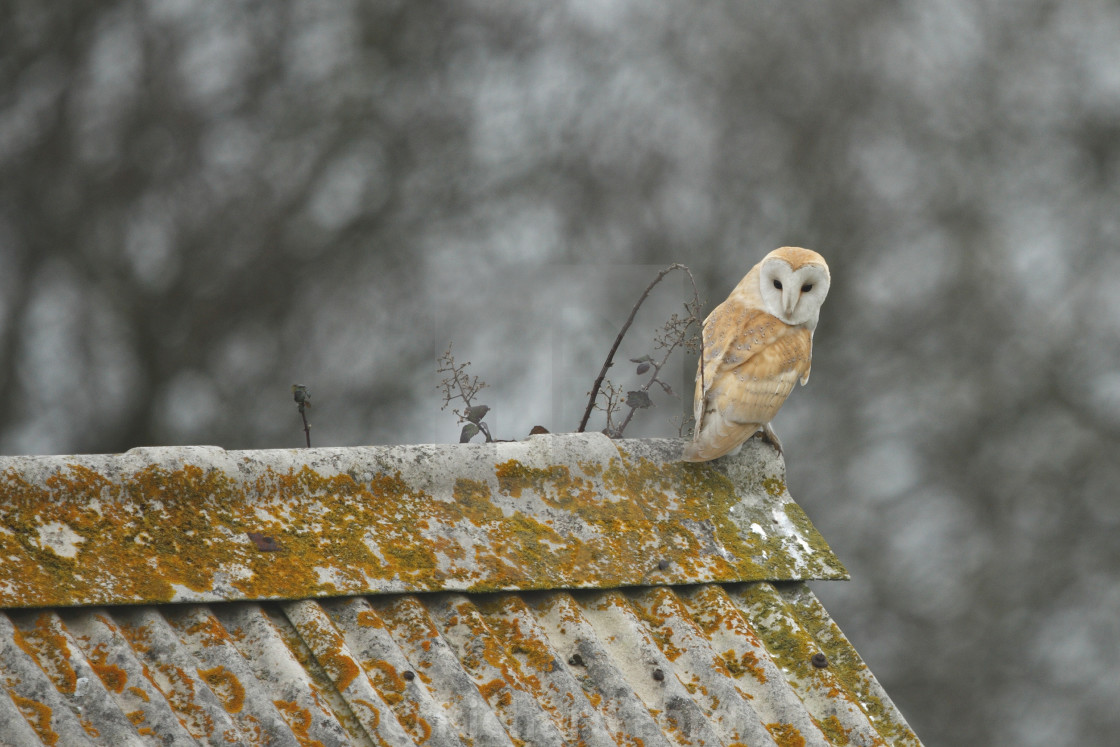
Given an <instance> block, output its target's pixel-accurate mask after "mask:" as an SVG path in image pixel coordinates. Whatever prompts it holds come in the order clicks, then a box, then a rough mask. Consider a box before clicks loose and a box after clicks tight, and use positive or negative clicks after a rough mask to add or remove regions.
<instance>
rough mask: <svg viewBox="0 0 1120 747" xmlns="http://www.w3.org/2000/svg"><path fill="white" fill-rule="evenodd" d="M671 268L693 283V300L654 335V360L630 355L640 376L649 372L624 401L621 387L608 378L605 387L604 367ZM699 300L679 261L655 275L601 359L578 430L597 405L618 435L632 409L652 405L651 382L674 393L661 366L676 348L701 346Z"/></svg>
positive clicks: (692, 349)
mask: <svg viewBox="0 0 1120 747" xmlns="http://www.w3.org/2000/svg"><path fill="white" fill-rule="evenodd" d="M673 270H681V271H682V272H684V273H686V274H687V275H688V279H689V280H690V281H691V282H692V300H691V301H689V302H686V303H685V304H684V310H685V316H683V317H682V316H679V315H678V314H673V315H672V317H670V319H669V321H668V322H666V323H665V325H664V326H663V327H662V328H661V330H660V331H659V332H658V334H657V335H656V336H655V337H654V349H655V350H660V351H664V353H663V354H662V355H660V356H659V357H658V358H657V359H655V358H653V357H652V356H650V355H643V356H641V357H640V358H631V359H630V361H631V362H632V363H637V364H638V367H637V369H636V372H637V374H638V375H639V376H642V375H645V374H646V373H649V374H650V375H649V378H648V379H647V380H646V381H645V383H644V384H642V386H641V387H639V388H638V389H634V390H630V391H627V392H626V398H625V400H623V399H622V398H621V397H620V396H619V395H620V392H621V390H620V389H619V388H617V387H615V386H614V384H612V383H611V382H610V381H607V382H606V384H605V386H604V379H606V375H607V369H608V368H610V367H611V366H613V365H614V355H615V353H616V352H618V348H619V346H620V345H621V344H622V338H623V337H625V336H626V332H627V331H628V330H629V329H630V325H631V324H633V323H634V317H635V316H637V314H638V309H639V308H640V307H641V305H642V303H643V302H644V301H645V300H646V297H647V296H649V294H650V291H652V290H653V288H654V286H656V285H657V284H658V283H660V282H661V280H662V278H664V277H665V276H666V275H668V274H669V273H670V272H672V271H673ZM701 309H702V306H701V303H700V292H699V291H698V290H697V289H696V279H695V278H694V277H693V276H692V271H691V270H689V269H688V267H686V266H685V265H682V264H672V265H669V266H668V267H666V268H665V269H664V270H662V271H661V272H659V273H658V274H657V277H656V278H654V279H653V281H652V282H651V283H650V284H649V285H648V286H646V289H645V291H643V292H642V295H641V296H640V297H639V298H638V301H637V303H635V304H634V308H632V309H631V310H630V316H629V317H628V318H627V319H626V323H625V324H623V325H622V329H621V330H619V332H618V336H617V337H615V340H614V344H613V345H612V346H611V349H610V352H608V353H607V359H606V360H605V361H604V362H603V367H602V368H601V369H600V370H599V376H598V378H596V379H595V383H594V384H593V385H592V386H591V391H590V392H588V400H587V408H586V409H585V410H584V412H583V419H582V420H580V423H579V428H578V432H580V433H582V432H583V431H584V430H585V429H586V428H587V421H588V419H589V418H590V417H591V411H592V410H594V409H596V408H597V407H599V408H600V409H604V410H605V411H606V414H607V427H606V430H605V433H606V434H607V435H609V436H610V437H611V438H619V437H621V436H622V432H623V431H624V430H626V426H628V425H629V424H630V420H631V419H632V418H633V417H634V412H635V411H637V410H644V409H645V408H647V407H652V406H653V400H651V399H650V396H649V390H650V389H651V388H652V387H653V385H654V384H657V385H658V386H659V387H661V390H662V391H663V392H665V393H666V394H668V395H669V396H674V397H675V396H676V394H675V393H674V392H673V389H672V387H670V386H669V385H668V384H667V383H666V382H664V381H662V380H661V379H660V378H659V374H660V373H661V369H662V368H664V366H665V363H666V362H667V361H668V360H669V356H670V355H672V353H673V351H674V350H676V349H677V348H678V347H681V346H684V347H685V348H686V349H687V350H688V351H690V352H695V351H697V350H699V349H700V342H701V337H700V334H699V333H697V332H693V331H692V328H693V325H695V326H696V328H697V329H700V327H701V316H700V314H701ZM700 381H701V386H703V381H704V361H703V359H702V358H701V360H700ZM600 391H602V392H605V394H606V397H607V403H606V406H605V407H604V406H601V405H598V404H597V402H596V400H597V399H598V397H599V393H600ZM623 403H625V404H626V405H627V406H628V407H629V408H630V411H629V412H627V414H626V417H625V418H624V419H623V420H622V422H621V423H620V424H619V425H618V426H617V427H615V425H614V418H615V414H616V411H617V409H618V408H620V407H621V406H622V404H623Z"/></svg>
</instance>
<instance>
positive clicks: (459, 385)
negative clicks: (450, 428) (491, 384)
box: [436, 343, 494, 444]
mask: <svg viewBox="0 0 1120 747" xmlns="http://www.w3.org/2000/svg"><path fill="white" fill-rule="evenodd" d="M438 361H439V368H437V369H436V373H441V374H448V375H447V376H445V377H444V378H443V380H442V381H441V382H440V383H439V388H440V389H441V390H443V406H442V407H440V408H439V409H440V410H441V411H442V410H446V409H447V406H448V405H450V404H451V403H452V402H453V401H455V400H457V399H458V400H462V401H463V405H464V407H463V409H462V410H459V409H455V408H452V410H451V412H453V413H455V416H456V417H458V418H459V422H460V423H463V424H464V425H463V429H462V430H461V431H460V432H459V443H461V444H465V443H467V442H468V441H470V440H471V439H472V438H474V437H475V436H477V435H478V434H479V433H481V434H482V435H484V436H486V440H487V442H491V441H493V440H494V439H493V438H492V437H491V436H490V428H489V426H488V425H487V424H486V423H484V422H483V420H482V419H483V418H484V417H486V413H488V412H490V407H489V405H476V404H473V400H474V398H475V397H476V396H478V393H479V392H480V391H482V390H483V389H485V388H486V386H487V384H486V382H485V381H483V380H482V379H480V378H478V377H477V376H471V375H470V374H468V373H467V367H468V366H469V365H471V362H470V361H467V362H466V363H456V362H455V356H454V354H452V352H451V343H447V350H445V351H443V355H441V356H440V357H439V359H438Z"/></svg>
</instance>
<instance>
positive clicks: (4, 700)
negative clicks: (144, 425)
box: [0, 582, 918, 746]
mask: <svg viewBox="0 0 1120 747" xmlns="http://www.w3.org/2000/svg"><path fill="white" fill-rule="evenodd" d="M0 647H3V649H2V651H0V678H2V680H3V683H2V684H3V687H2V688H0V734H2V735H4V736H3V737H2V739H0V741H3V742H4V743H6V744H19V745H30V744H40V743H42V744H60V745H83V744H109V745H126V744H194V743H196V742H204V743H212V744H214V743H216V744H276V745H285V744H290V745H313V744H321V745H345V744H359V745H365V744H375V745H380V744H390V745H411V744H414V743H420V744H431V745H459V744H476V745H500V744H501V745H510V744H513V745H517V744H528V745H558V746H559V745H576V744H587V745H638V744H644V745H672V744H689V745H732V744H747V745H766V744H780V745H794V744H805V745H828V744H834V745H846V744H850V745H887V744H891V745H893V744H915V745H916V744H918V741H917V739H916V738H915V737H914V735H913V734H912V733H911V732H910V730H909V729H908V728H907V726H906V723H905V721H903V720H902V718H901V716H900V715H899V714H898V712H897V710H895V709H894V707H893V705H892V704H891V702H890V700H889V699H888V698H887V696H886V694H885V693H884V692H883V691H882V689H881V688H880V687H879V685H878V683H877V682H876V681H875V680H874V678H873V677H872V676H871V675H870V673H869V672H868V671H867V669H866V667H865V666H864V665H863V663H862V662H861V661H860V660H859V657H858V656H857V655H856V654H855V652H854V651H853V650H852V648H851V646H850V645H849V644H848V643H847V641H846V640H845V639H844V638H843V636H842V635H841V634H840V632H839V630H838V629H837V628H836V626H835V625H834V624H832V622H831V620H830V619H829V618H828V615H827V614H826V613H825V612H824V610H823V608H821V606H820V604H819V603H818V602H817V600H816V599H815V598H814V597H813V595H812V594H811V593H810V592H809V591H808V589H807V588H806V587H805V586H804V585H802V584H800V583H796V582H784V583H779V584H770V583H765V582H755V583H749V584H732V585H726V586H723V585H716V584H701V585H696V586H682V587H677V588H669V587H664V586H657V587H648V588H638V589H630V590H595V591H577V592H567V591H543V592H522V593H513V592H511V593H494V594H459V593H445V594H390V595H384V596H376V597H375V596H367V597H346V598H336V599H329V600H319V601H313V600H302V601H293V602H266V603H256V602H236V603H220V604H210V605H200V604H182V605H159V606H137V607H113V608H91V609H77V610H58V609H51V610H23V611H9V612H7V613H6V614H0ZM817 654H823V655H824V656H825V657H826V659H827V665H826V666H821V667H818V666H816V665H815V664H814V656H815V655H817ZM823 663H825V662H823V661H821V660H820V659H818V660H817V664H823ZM4 692H6V693H7V697H4V696H3V693H4Z"/></svg>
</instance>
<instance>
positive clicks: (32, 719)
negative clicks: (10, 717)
mask: <svg viewBox="0 0 1120 747" xmlns="http://www.w3.org/2000/svg"><path fill="white" fill-rule="evenodd" d="M12 701H13V702H14V703H15V704H16V708H19V710H20V712H21V713H22V714H23V717H24V718H25V719H27V723H29V724H30V725H31V728H32V729H34V730H35V733H36V734H38V735H39V739H41V740H42V741H43V744H50V745H53V744H58V738H59V737H58V734H57V733H56V732H55V731H54V730H53V729H52V728H51V714H52V711H51V709H50V707H49V706H47V705H44V704H43V703H40V702H39V701H37V700H32V699H30V698H25V697H23V696H21V695H17V694H16V693H12Z"/></svg>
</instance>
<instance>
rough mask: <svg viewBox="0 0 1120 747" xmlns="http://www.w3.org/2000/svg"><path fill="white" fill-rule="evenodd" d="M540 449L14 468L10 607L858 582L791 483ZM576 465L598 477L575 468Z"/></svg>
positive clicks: (3, 497)
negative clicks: (792, 493) (850, 578)
mask: <svg viewBox="0 0 1120 747" xmlns="http://www.w3.org/2000/svg"><path fill="white" fill-rule="evenodd" d="M534 438H535V439H545V440H540V441H535V442H533V443H510V444H497V445H486V446H480V445H474V444H465V445H453V446H439V447H434V446H414V447H405V446H401V447H368V448H364V449H333V450H332V449H322V450H319V449H308V450H302V451H298V452H296V451H292V452H288V451H283V452H281V451H275V452H224V451H221V450H219V449H206V448H201V447H194V450H193V451H192V450H191V448H190V447H183V448H179V449H176V448H172V447H168V448H167V449H164V450H155V451H154V452H153V453H157V454H158V455H159V459H152V460H151V461H148V462H147V463H145V461H144V458H143V457H144V454H145V453H148V452H145V451H143V450H139V451H137V452H136V453H133V452H130V453H129V454H125V455H108V456H88V457H66V458H59V457H50V458H34V459H33V458H30V457H6V458H2V459H0V527H6V528H7V529H8V530H9V531H0V556H3V557H6V558H8V559H9V560H8V561H6V562H5V564H4V566H3V567H2V568H0V604H4V605H6V606H9V607H11V606H51V605H68V604H121V603H139V602H144V603H159V602H168V601H187V600H196V601H209V600H219V599H277V598H287V599H292V598H308V597H315V596H335V595H344V594H356V593H378V592H382V593H384V592H399V591H436V590H452V589H456V590H463V591H500V590H510V589H517V590H527V589H537V588H550V587H556V586H566V587H579V588H609V587H614V586H624V585H642V584H648V583H650V582H656V583H698V582H709V581H715V582H720V581H741V580H761V579H793V578H798V579H800V578H842V577H844V576H845V572H844V570H843V568H842V567H841V566H840V565H839V563H838V562H837V561H836V559H835V557H833V556H832V554H831V552H830V551H829V550H828V548H827V546H826V545H825V544H824V542H823V540H822V539H821V538H820V537H819V535H818V534H816V532H815V530H814V529H813V528H812V525H811V524H809V523H808V521H807V520H806V519H804V514H803V512H800V511H799V510H797V509H795V508H790V507H791V506H793V504H792V503H790V501H789V499H788V494H787V493H786V492H785V485H784V481H783V480H782V479H781V477H780V476H775V475H773V474H768V473H762V474H759V475H756V476H755V477H754V478H751V479H753V480H754V482H750V481H749V480H748V481H747V484H746V485H745V486H744V485H737V484H735V483H733V482H732V481H731V479H730V478H729V477H728V475H727V474H726V471H723V470H721V469H720V468H719V467H718V466H717V467H713V466H710V465H693V464H684V463H682V462H679V461H677V460H676V459H675V458H674V459H672V460H667V459H664V458H662V457H658V458H652V456H651V454H653V452H654V451H656V449H657V448H660V449H662V451H661V452H657V453H658V454H661V453H662V452H663V451H664V447H663V446H658V442H612V441H609V440H608V439H606V438H605V437H599V438H598V439H596V438H594V437H592V436H591V435H590V434H575V435H570V436H537V437H534ZM651 444H652V445H651ZM583 445H585V446H586V449H584V451H585V452H587V453H595V454H598V455H599V457H600V458H598V459H587V458H581V459H578V460H577V459H572V458H570V457H563V455H564V454H571V453H575V451H576V447H577V446H580V448H583ZM542 447H547V448H542ZM655 447H656V448H655ZM549 449H554V450H556V453H557V454H560V457H561V458H563V459H565V461H563V462H562V463H553V462H550V459H552V457H551V456H550V455H551V454H552V452H550V451H549ZM565 450H567V451H565ZM767 464H769V463H767ZM773 465H774V466H773V469H774V470H780V462H778V461H774V462H773ZM777 474H778V475H780V473H777ZM744 491H745V492H744ZM775 511H777V512H779V513H774V512H775ZM254 537H257V538H258V539H257V540H256V541H254V539H253V538H254ZM259 537H267V538H268V540H269V541H268V542H267V543H264V544H263V545H262V543H261V540H259ZM140 569H142V570H140Z"/></svg>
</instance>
